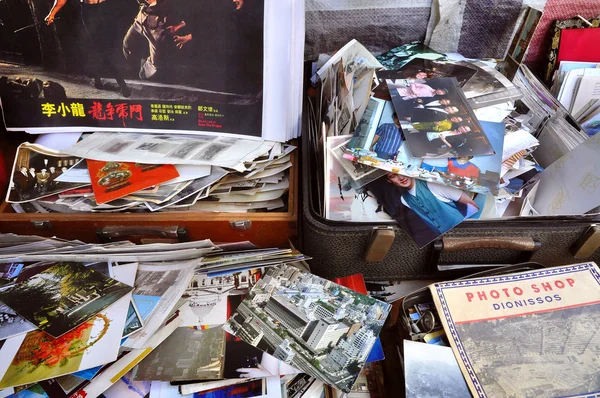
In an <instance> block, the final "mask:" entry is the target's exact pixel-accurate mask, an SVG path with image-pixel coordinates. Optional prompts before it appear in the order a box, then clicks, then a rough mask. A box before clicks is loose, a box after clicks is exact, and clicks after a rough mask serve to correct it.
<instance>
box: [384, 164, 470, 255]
mask: <svg viewBox="0 0 600 398" xmlns="http://www.w3.org/2000/svg"><path fill="white" fill-rule="evenodd" d="M385 182H386V183H387V184H390V185H392V186H394V187H396V188H400V189H401V190H397V189H394V190H390V191H389V193H395V194H396V195H397V194H398V193H399V194H400V195H399V198H396V199H395V200H396V203H395V206H398V205H403V206H405V207H408V208H409V209H411V210H412V211H413V212H414V213H415V214H416V215H417V216H419V218H420V219H421V220H423V222H424V223H425V224H426V225H427V226H428V228H429V229H431V230H432V231H434V233H436V234H437V236H439V235H442V234H443V233H445V232H447V231H448V230H450V229H452V228H454V227H455V226H456V225H458V224H459V223H461V222H462V221H463V220H464V219H465V218H468V217H470V216H471V215H473V214H475V213H476V212H477V211H479V208H478V207H477V205H476V204H475V202H474V201H473V200H472V199H471V198H470V197H469V195H468V194H467V193H466V192H464V191H461V190H459V189H456V188H453V187H448V186H444V185H438V184H434V183H430V182H425V181H421V180H416V179H414V178H411V177H405V176H402V175H399V174H395V173H391V172H390V173H388V174H387V175H386V180H385ZM386 210H387V211H393V212H394V213H398V211H397V210H388V209H386ZM413 237H414V236H413ZM414 238H415V241H416V242H417V244H419V245H425V244H427V243H429V242H430V241H431V240H429V241H427V242H425V241H424V239H423V238H418V237H414Z"/></svg>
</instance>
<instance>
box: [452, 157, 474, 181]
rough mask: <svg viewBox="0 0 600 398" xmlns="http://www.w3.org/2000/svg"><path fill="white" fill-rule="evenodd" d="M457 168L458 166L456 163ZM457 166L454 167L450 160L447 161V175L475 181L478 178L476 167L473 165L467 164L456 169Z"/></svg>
mask: <svg viewBox="0 0 600 398" xmlns="http://www.w3.org/2000/svg"><path fill="white" fill-rule="evenodd" d="M457 165H458V166H460V165H459V164H458V163H457ZM457 165H455V164H454V163H453V161H452V159H449V160H448V173H451V174H454V175H457V176H460V177H465V178H471V179H477V178H479V168H478V167H477V166H475V165H474V164H468V165H467V166H464V167H457Z"/></svg>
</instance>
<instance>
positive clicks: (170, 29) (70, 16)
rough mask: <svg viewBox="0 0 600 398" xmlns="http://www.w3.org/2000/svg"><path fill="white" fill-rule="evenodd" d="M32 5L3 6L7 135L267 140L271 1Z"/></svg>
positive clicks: (1, 57) (9, 0) (55, 0)
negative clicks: (169, 132)
mask: <svg viewBox="0 0 600 398" xmlns="http://www.w3.org/2000/svg"><path fill="white" fill-rule="evenodd" d="M24 1H25V2H27V3H29V7H23V4H22V3H23V1H22V0H3V1H2V2H0V20H2V21H3V23H4V25H0V31H1V32H0V33H2V34H0V79H1V78H2V77H4V78H3V80H0V96H2V99H3V105H4V106H5V109H4V111H5V112H4V113H5V118H7V119H8V120H6V122H7V125H9V126H11V127H19V126H20V125H23V126H25V125H26V126H27V127H29V128H30V127H32V120H33V122H34V124H35V125H36V126H39V127H59V126H61V127H62V126H65V127H68V126H81V125H86V126H90V125H92V126H94V125H95V124H96V125H97V127H123V125H125V127H128V128H129V127H131V128H148V127H151V128H163V129H173V130H183V129H185V130H192V129H197V130H204V131H228V132H239V133H240V134H247V131H250V130H252V131H256V132H257V134H256V135H260V132H261V123H262V87H263V55H264V51H263V34H264V1H265V0H24ZM38 81H39V82H43V83H45V86H48V85H49V84H50V83H52V84H53V87H57V85H58V86H60V87H62V88H63V89H64V91H65V93H66V96H65V98H66V100H67V101H61V102H57V101H50V98H48V97H47V96H46V95H45V93H46V92H48V91H49V90H43V89H41V88H40V89H37V90H35V88H36V86H35V85H34V86H33V89H32V88H31V87H32V84H33V83H31V82H38ZM37 86H41V85H40V84H37ZM46 100H47V101H46ZM63 102H64V103H63ZM46 103H47V104H46ZM42 104H46V105H45V106H42ZM72 104H77V105H81V106H79V107H78V108H77V109H76V110H75V111H74V109H73V108H72V106H71V105H72ZM118 104H124V106H121V107H120V108H119V109H120V112H119V111H118V110H117V108H116V106H117V105H118ZM107 107H108V109H107ZM132 107H133V108H132ZM140 109H141V110H140ZM204 119H212V120H211V121H210V122H207V121H203V120H204ZM84 120H85V123H82V122H83V121H84Z"/></svg>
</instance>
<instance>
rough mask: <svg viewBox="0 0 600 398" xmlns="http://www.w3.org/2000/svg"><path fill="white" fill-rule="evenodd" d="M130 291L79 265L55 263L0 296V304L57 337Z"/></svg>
mask: <svg viewBox="0 0 600 398" xmlns="http://www.w3.org/2000/svg"><path fill="white" fill-rule="evenodd" d="M131 290H132V288H131V287H129V286H127V285H125V284H123V283H121V282H118V281H117V280H115V279H111V278H108V277H106V276H104V275H102V274H101V273H98V272H96V271H94V270H92V269H88V268H86V267H85V266H84V265H83V264H81V263H57V264H56V265H53V266H52V267H50V268H48V269H47V270H45V271H43V272H40V273H39V274H36V275H34V276H33V277H31V278H29V279H27V280H25V281H23V282H20V283H17V284H16V285H15V286H13V287H12V288H9V289H7V290H4V291H2V292H0V300H1V301H3V302H4V303H5V304H6V305H8V306H9V307H10V308H12V309H13V310H14V311H15V312H17V313H18V314H20V315H21V316H23V317H24V318H25V319H27V320H28V321H30V322H31V323H33V324H34V325H36V326H37V327H38V328H39V329H40V330H42V331H44V332H46V333H48V334H49V335H51V336H53V337H59V336H61V335H63V334H64V333H66V332H68V331H69V330H71V329H73V328H74V327H76V326H78V325H80V324H81V323H82V322H84V321H86V320H87V319H89V318H91V317H93V316H94V315H96V314H98V313H99V312H100V311H102V310H104V309H105V308H107V307H108V306H110V305H111V304H113V303H115V302H116V301H117V300H118V299H120V298H121V297H123V296H124V295H125V294H127V293H129V292H130V291H131Z"/></svg>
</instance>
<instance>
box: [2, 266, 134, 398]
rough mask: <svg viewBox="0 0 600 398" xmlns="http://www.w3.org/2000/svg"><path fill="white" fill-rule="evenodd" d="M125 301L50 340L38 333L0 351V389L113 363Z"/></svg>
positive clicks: (127, 299) (12, 339)
mask: <svg viewBox="0 0 600 398" xmlns="http://www.w3.org/2000/svg"><path fill="white" fill-rule="evenodd" d="M92 272H93V271H92ZM129 301H130V299H129V297H122V298H121V299H120V300H117V302H116V303H114V304H113V305H111V306H110V307H109V308H107V309H106V310H104V311H102V312H100V313H97V314H96V315H93V316H92V317H91V318H88V319H87V320H86V321H84V322H83V323H80V324H79V325H78V326H77V327H76V328H74V329H71V330H70V331H69V332H67V333H65V334H63V335H62V336H60V337H58V338H53V337H52V336H50V335H49V334H48V333H45V332H43V331H41V330H34V331H32V332H29V333H27V334H25V335H20V336H16V337H12V338H11V339H9V340H7V341H8V344H5V345H4V346H2V347H0V389H1V388H7V387H14V386H21V385H24V384H29V383H34V382H37V381H41V380H47V379H51V378H55V377H58V376H63V375H66V374H71V373H74V372H77V371H80V370H85V369H90V368H94V367H96V366H101V365H105V364H107V363H110V362H112V361H114V360H115V359H117V355H118V351H119V346H120V341H121V336H122V333H123V325H124V324H125V314H126V312H127V306H128V304H129Z"/></svg>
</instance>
